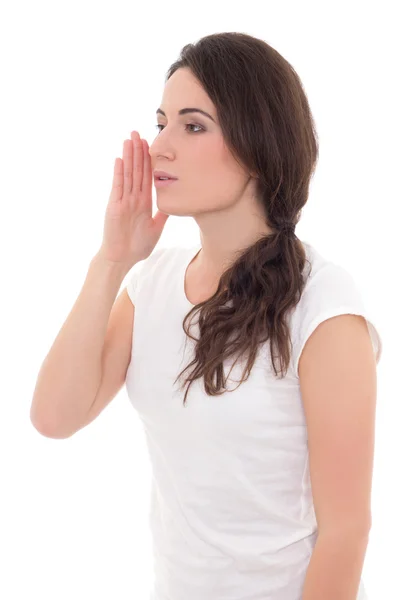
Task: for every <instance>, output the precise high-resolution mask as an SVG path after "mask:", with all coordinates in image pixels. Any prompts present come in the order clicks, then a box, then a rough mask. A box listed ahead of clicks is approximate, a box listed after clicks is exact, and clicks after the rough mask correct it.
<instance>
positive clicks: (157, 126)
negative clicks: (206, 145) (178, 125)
mask: <svg viewBox="0 0 400 600" xmlns="http://www.w3.org/2000/svg"><path fill="white" fill-rule="evenodd" d="M159 127H162V128H164V125H161V124H158V125H156V129H157V130H158V132H160V131H162V129H159ZM186 127H199V128H200V131H204V129H203V127H202V126H201V125H196V124H195V123H187V124H186V126H185V128H186ZM200 131H190V133H200Z"/></svg>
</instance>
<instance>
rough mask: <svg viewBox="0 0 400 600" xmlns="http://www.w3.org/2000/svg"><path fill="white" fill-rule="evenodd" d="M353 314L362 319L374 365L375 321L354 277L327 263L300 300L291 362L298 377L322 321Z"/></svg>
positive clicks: (376, 345)
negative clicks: (308, 344) (303, 356)
mask: <svg viewBox="0 0 400 600" xmlns="http://www.w3.org/2000/svg"><path fill="white" fill-rule="evenodd" d="M342 314H343V315H344V314H353V315H360V316H363V317H364V318H365V320H366V323H367V326H368V331H369V335H370V340H371V343H372V347H373V351H374V354H375V361H376V363H377V364H378V363H379V360H380V358H381V354H382V338H381V336H380V333H379V331H378V327H377V325H376V322H375V319H373V318H372V316H371V314H370V313H369V311H368V310H367V308H366V306H365V302H364V298H363V296H362V294H361V292H360V289H359V288H358V286H357V284H356V281H355V279H354V277H353V276H352V275H351V273H349V272H348V271H347V270H346V269H345V268H344V267H342V266H341V265H337V264H335V263H332V264H328V265H326V266H324V267H323V268H321V269H320V270H319V271H318V272H317V273H316V275H314V276H313V278H312V280H311V281H310V282H309V283H308V284H307V286H306V287H305V289H304V291H303V295H302V297H301V299H300V302H299V305H298V310H297V311H296V317H295V320H294V331H293V363H294V369H295V373H296V376H297V377H298V376H299V373H298V368H299V360H300V356H301V353H302V351H303V349H304V346H305V344H306V342H307V340H308V338H309V337H310V336H311V334H312V333H313V331H314V330H315V329H316V328H317V327H318V325H319V324H320V323H322V322H323V321H325V320H327V319H330V318H331V317H335V316H338V315H342Z"/></svg>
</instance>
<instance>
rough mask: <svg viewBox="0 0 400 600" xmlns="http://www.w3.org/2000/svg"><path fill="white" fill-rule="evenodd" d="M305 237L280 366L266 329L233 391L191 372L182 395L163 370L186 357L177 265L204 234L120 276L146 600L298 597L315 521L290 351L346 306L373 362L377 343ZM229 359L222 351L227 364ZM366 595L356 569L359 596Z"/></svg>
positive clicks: (345, 281)
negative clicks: (137, 440)
mask: <svg viewBox="0 0 400 600" xmlns="http://www.w3.org/2000/svg"><path fill="white" fill-rule="evenodd" d="M303 244H304V247H305V249H306V252H307V257H308V259H309V260H310V261H311V264H312V271H311V274H310V276H309V278H308V280H307V284H306V288H305V290H304V291H303V294H302V297H301V299H300V302H299V303H298V304H297V306H296V307H295V309H294V310H292V313H291V317H290V319H289V320H288V322H289V324H290V331H291V335H292V342H293V354H292V359H291V364H290V367H289V371H288V373H287V375H286V377H285V378H284V379H279V378H276V377H275V374H274V371H273V368H272V365H271V364H270V349H269V340H268V341H267V342H266V343H264V344H263V345H262V346H261V347H260V351H259V355H258V357H257V359H256V362H255V364H254V366H253V369H252V371H251V374H250V376H249V378H248V380H247V381H245V382H244V383H242V384H241V385H240V386H239V387H237V386H238V382H239V381H240V377H241V375H242V370H243V366H244V364H245V362H242V360H239V361H238V362H237V364H236V366H235V367H234V368H233V370H232V372H231V375H230V378H229V380H228V387H229V389H234V388H237V389H236V390H235V391H232V392H228V391H227V392H226V393H224V394H222V395H221V396H207V394H206V393H205V391H204V388H203V379H200V380H199V379H197V380H195V382H194V383H192V385H191V387H190V389H189V394H188V397H187V404H186V406H185V407H184V406H183V397H184V392H181V391H179V390H178V387H179V383H180V381H177V383H176V384H175V385H174V384H173V382H174V380H175V378H176V377H177V376H178V373H180V372H181V370H182V369H183V368H184V367H185V366H187V365H188V364H189V362H190V361H191V360H192V359H193V354H192V352H193V348H194V344H195V342H194V341H192V340H191V339H190V338H187V342H186V349H185V339H186V335H185V333H184V331H183V328H182V322H183V318H184V316H185V315H186V314H187V313H188V312H189V310H190V309H191V308H192V307H193V305H192V304H191V303H190V302H189V300H188V299H187V297H186V294H185V291H184V276H185V273H186V269H187V267H188V265H189V263H190V262H191V260H192V259H193V258H194V256H195V255H196V254H197V253H198V252H199V250H200V249H201V244H197V245H196V246H193V247H190V248H181V247H173V248H162V249H157V250H155V251H153V253H152V254H151V255H150V256H149V257H148V258H147V259H146V260H144V261H141V262H139V263H137V264H136V265H134V267H133V268H132V270H131V272H130V274H129V278H128V285H127V289H128V293H129V296H130V298H131V300H132V302H133V304H134V305H135V322H134V335H133V343H132V357H131V362H130V365H129V367H128V371H127V377H126V387H127V393H128V396H129V399H130V401H131V403H132V405H133V407H134V408H135V409H136V410H137V413H138V415H139V417H140V419H141V422H142V424H143V428H144V432H145V437H146V440H147V447H148V452H149V458H150V463H151V465H152V470H153V477H152V488H151V506H150V512H149V516H150V521H149V524H150V529H151V533H152V536H153V556H154V576H155V579H154V588H153V590H152V593H151V598H150V600H261V599H262V600H301V597H302V588H303V585H304V580H305V576H306V571H307V567H308V563H309V560H310V557H311V554H312V551H313V547H314V545H315V542H316V536H317V522H316V517H315V512H314V506H313V499H312V493H311V483H310V474H309V464H308V447H307V429H306V421H305V415H304V412H303V407H302V400H301V394H300V389H299V378H298V371H297V368H298V362H299V357H300V354H301V352H302V349H303V347H304V345H305V342H306V340H307V338H308V337H309V336H310V335H311V333H312V332H313V331H314V329H315V328H316V327H317V326H318V324H319V323H321V322H322V321H324V320H325V319H328V318H330V317H333V316H335V315H339V314H346V313H352V314H357V315H362V316H364V317H365V318H366V320H367V324H368V328H369V333H370V336H371V342H372V344H373V348H374V351H375V355H376V360H377V362H378V361H379V359H380V356H381V351H382V341H381V338H380V335H379V334H378V331H377V329H376V327H375V325H374V324H373V323H372V322H371V320H370V318H369V315H368V314H367V312H366V309H365V307H364V303H363V299H362V297H361V295H360V292H359V290H358V288H357V286H356V284H355V282H354V280H353V278H352V276H351V275H350V274H349V273H348V272H347V271H346V270H345V269H344V268H343V267H342V266H339V265H337V264H335V263H333V262H331V261H328V260H326V259H325V258H323V257H322V256H321V255H320V254H319V253H318V252H317V251H316V250H315V248H313V247H312V246H311V245H310V244H307V243H305V242H303ZM305 268H306V269H308V270H309V266H308V263H306V267H305ZM307 272H308V271H307ZM197 318H198V317H197V314H196V315H195V316H194V318H193V323H194V324H193V325H192V326H191V331H192V332H193V335H195V336H196V337H197V335H198V326H197ZM233 362H234V358H231V359H229V360H227V361H226V362H225V366H224V368H225V373H226V375H227V374H228V373H229V369H230V367H231V366H232V364H233ZM276 364H277V367H278V366H279V360H278V362H277V363H276ZM192 368H193V367H191V368H190V369H189V370H188V371H186V375H188V374H189V373H190V372H191V370H192ZM185 389H186V388H185ZM366 598H367V596H366V594H365V589H364V585H363V582H362V581H361V585H360V589H359V594H358V596H357V600H366Z"/></svg>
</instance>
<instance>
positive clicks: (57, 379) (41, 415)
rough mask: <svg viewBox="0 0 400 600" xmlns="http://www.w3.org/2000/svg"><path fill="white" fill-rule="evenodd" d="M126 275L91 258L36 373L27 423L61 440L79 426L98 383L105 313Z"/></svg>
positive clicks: (119, 269) (116, 267)
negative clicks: (72, 304) (78, 288)
mask: <svg viewBox="0 0 400 600" xmlns="http://www.w3.org/2000/svg"><path fill="white" fill-rule="evenodd" d="M125 274H126V271H125V270H123V269H122V267H118V266H114V265H111V264H110V263H109V262H107V261H105V260H103V259H102V258H101V255H99V254H97V255H96V256H95V257H93V259H92V261H91V263H90V266H89V269H88V272H87V275H86V279H85V283H84V285H83V288H82V290H81V292H80V294H79V296H78V298H77V300H76V302H75V304H74V306H73V308H72V310H71V312H70V314H69V315H68V317H67V319H66V321H65V322H64V324H63V326H62V328H61V330H60V332H59V333H58V335H57V337H56V339H55V341H54V343H53V345H52V347H51V349H50V351H49V353H48V354H47V356H46V358H45V360H44V361H43V364H42V366H41V369H40V371H39V375H38V379H37V382H36V387H35V391H34V397H33V400H32V406H31V420H32V423H34V424H35V426H36V427H37V428H38V429H39V430H40V431H45V432H46V434H48V435H49V436H59V437H62V436H64V435H66V434H67V433H68V432H71V431H73V430H74V429H75V428H76V426H77V425H78V424H79V423H81V422H82V418H83V416H84V415H85V414H86V413H87V411H88V409H89V406H90V404H91V402H92V401H93V399H94V397H95V394H96V391H97V388H98V386H99V383H100V380H101V357H102V350H103V345H104V339H105V335H106V330H107V324H108V320H109V316H110V312H111V309H112V306H113V303H114V301H115V298H116V295H117V293H118V291H119V288H120V286H121V283H122V281H123V279H124V276H125Z"/></svg>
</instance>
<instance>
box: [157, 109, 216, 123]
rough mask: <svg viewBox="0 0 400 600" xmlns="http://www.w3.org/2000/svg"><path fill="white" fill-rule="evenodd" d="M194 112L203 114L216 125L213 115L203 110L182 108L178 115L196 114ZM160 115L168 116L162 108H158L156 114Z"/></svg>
mask: <svg viewBox="0 0 400 600" xmlns="http://www.w3.org/2000/svg"><path fill="white" fill-rule="evenodd" d="M194 112H198V113H201V114H202V115H204V116H205V117H208V118H209V119H211V121H214V123H215V119H213V117H212V116H211V115H209V114H208V112H206V111H205V110H201V108H182V109H181V110H180V111H179V112H178V115H186V114H187V113H194ZM158 113H160V115H164V117H166V116H167V115H166V114H165V112H164V111H163V110H161V108H157V110H156V114H158Z"/></svg>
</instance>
